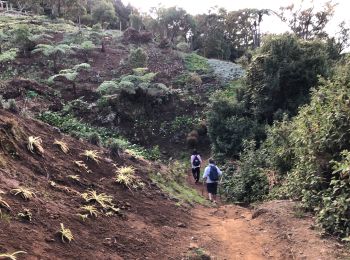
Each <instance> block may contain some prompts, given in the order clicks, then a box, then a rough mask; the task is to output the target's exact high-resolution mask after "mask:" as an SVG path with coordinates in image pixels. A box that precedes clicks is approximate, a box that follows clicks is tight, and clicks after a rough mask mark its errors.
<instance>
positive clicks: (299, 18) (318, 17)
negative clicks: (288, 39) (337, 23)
mask: <svg viewBox="0 0 350 260" xmlns="http://www.w3.org/2000/svg"><path fill="white" fill-rule="evenodd" d="M304 4H305V2H304V1H301V3H300V5H299V6H296V5H294V4H291V5H289V6H286V7H281V8H280V10H279V12H275V14H277V16H278V17H279V18H280V19H281V20H282V21H283V22H285V23H286V24H287V25H288V26H289V28H290V29H291V30H292V31H293V32H294V33H295V34H296V35H297V36H298V37H299V38H302V39H304V40H310V39H314V38H325V37H327V33H326V31H325V27H326V25H327V23H328V22H329V20H330V19H331V18H332V16H333V15H334V11H335V6H336V4H334V3H333V2H332V0H331V1H328V2H326V3H325V4H324V6H323V7H322V9H321V10H316V9H315V6H314V5H313V1H311V2H309V4H311V7H306V8H305V7H304ZM306 4H307V3H306Z"/></svg>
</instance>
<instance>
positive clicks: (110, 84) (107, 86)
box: [96, 81, 119, 95]
mask: <svg viewBox="0 0 350 260" xmlns="http://www.w3.org/2000/svg"><path fill="white" fill-rule="evenodd" d="M118 88H119V86H118V83H117V82H115V81H104V82H102V84H101V85H100V86H99V87H98V88H97V90H96V91H97V92H99V93H100V94H102V95H105V94H111V93H114V92H115V91H116V90H117V89H118Z"/></svg>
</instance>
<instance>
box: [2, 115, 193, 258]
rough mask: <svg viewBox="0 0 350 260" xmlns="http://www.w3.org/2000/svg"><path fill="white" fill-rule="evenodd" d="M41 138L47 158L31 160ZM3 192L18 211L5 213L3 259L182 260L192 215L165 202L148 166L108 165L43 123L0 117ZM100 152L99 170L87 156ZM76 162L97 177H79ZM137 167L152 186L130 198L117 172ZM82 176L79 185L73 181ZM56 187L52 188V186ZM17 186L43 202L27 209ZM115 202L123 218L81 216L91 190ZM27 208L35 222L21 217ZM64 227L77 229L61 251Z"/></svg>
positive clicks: (128, 161)
mask: <svg viewBox="0 0 350 260" xmlns="http://www.w3.org/2000/svg"><path fill="white" fill-rule="evenodd" d="M30 135H32V136H40V137H41V138H42V140H43V147H44V149H45V153H44V154H43V156H40V155H37V154H32V153H30V152H29V151H28V149H27V147H26V145H27V144H26V142H27V137H28V136H30ZM54 139H59V140H61V139H63V140H64V141H65V142H66V143H67V144H68V145H69V147H70V152H69V154H67V155H66V154H64V153H63V152H61V151H60V150H59V149H58V147H57V146H55V145H54V144H53V142H54ZM0 144H1V145H0V163H1V169H0V190H1V191H2V192H4V193H5V194H2V195H1V197H2V198H3V199H4V200H5V201H6V202H7V203H8V204H9V205H10V207H11V210H10V211H7V210H6V209H4V208H1V210H2V217H1V218H0V230H1V232H0V252H13V251H17V250H24V251H26V252H27V255H26V256H25V257H21V259H147V258H148V259H167V258H170V257H174V256H177V255H181V252H182V248H180V247H178V243H179V242H181V241H178V242H177V241H176V240H174V239H173V238H174V237H181V236H182V232H184V229H183V228H179V227H178V224H179V222H181V223H185V224H186V223H187V222H188V221H189V215H188V214H187V213H186V209H185V208H179V207H177V206H175V202H173V201H171V200H170V199H169V197H168V196H167V195H165V194H163V193H162V192H161V191H160V190H159V189H158V188H157V187H156V186H154V184H153V183H152V182H151V181H150V180H149V178H148V176H147V174H148V173H150V172H152V171H158V170H159V169H157V168H156V167H155V166H153V165H151V164H149V163H148V162H147V161H144V160H137V159H135V158H133V157H132V156H130V155H127V154H123V155H122V156H121V157H120V158H113V159H110V158H109V154H108V151H106V150H102V149H100V148H98V147H96V146H93V145H90V144H88V143H84V142H80V141H77V140H75V139H73V138H70V137H68V136H65V135H62V134H60V133H59V132H58V131H57V130H54V129H53V128H52V127H50V126H48V125H45V124H43V123H40V122H37V121H34V120H27V119H22V118H19V117H15V116H13V115H12V114H10V113H7V112H5V111H4V110H0ZM85 149H90V150H98V151H99V152H100V153H101V157H102V158H103V159H102V160H101V161H100V163H99V164H97V163H95V162H92V161H87V160H85V158H84V157H83V156H81V155H80V154H81V153H82V152H83V151H84V150H85ZM73 160H83V161H85V162H86V164H87V165H88V167H89V168H90V170H91V171H92V173H86V172H83V171H82V172H79V169H78V168H77V167H76V166H74V164H73ZM112 164H116V165H118V166H121V165H123V166H126V165H133V166H134V167H135V168H136V172H137V175H138V176H139V177H140V178H141V179H142V181H143V182H144V183H145V184H146V185H145V188H144V189H143V190H142V191H141V190H134V191H133V192H131V191H130V190H128V189H127V188H125V187H123V186H121V185H118V184H116V183H115V181H114V179H113V178H114V176H115V173H114V172H115V167H114V166H113V165H112ZM68 175H79V176H80V178H81V181H80V182H74V181H72V180H69V179H68V178H67V176H68ZM52 181H54V182H55V183H56V186H54V187H52V185H50V182H52ZM18 186H24V187H27V188H32V189H33V190H34V191H35V193H36V197H35V198H33V199H31V200H29V201H24V200H22V199H21V198H20V197H18V196H14V195H12V194H11V193H10V190H11V189H14V188H17V187H18ZM89 188H90V189H93V190H96V191H97V192H98V193H102V192H103V193H106V194H108V195H111V196H113V201H114V203H115V204H116V206H117V207H119V208H120V209H121V210H122V216H118V215H114V216H111V217H105V216H102V215H100V216H99V217H97V218H96V219H95V218H90V219H88V220H86V221H85V222H82V221H81V220H80V218H79V217H78V216H77V215H76V214H77V213H79V208H80V207H81V206H82V205H83V204H84V202H83V200H82V198H81V196H80V193H83V192H85V191H86V190H87V189H89ZM24 208H27V209H29V210H30V211H31V212H32V214H33V220H32V222H23V221H20V220H19V218H18V217H17V214H18V213H19V212H22V211H23V210H24ZM60 223H63V224H64V225H65V226H66V227H67V228H70V229H71V231H72V233H73V235H74V241H72V242H71V243H70V244H68V243H66V244H64V243H62V242H61V241H60V238H59V237H58V236H57V234H56V233H57V231H58V230H59V228H60Z"/></svg>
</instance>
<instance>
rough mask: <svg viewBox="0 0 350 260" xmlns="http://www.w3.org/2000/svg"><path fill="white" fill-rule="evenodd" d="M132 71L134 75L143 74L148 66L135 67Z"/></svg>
mask: <svg viewBox="0 0 350 260" xmlns="http://www.w3.org/2000/svg"><path fill="white" fill-rule="evenodd" d="M132 71H133V73H134V74H135V75H136V76H143V75H145V74H146V73H147V72H148V68H136V69H133V70H132Z"/></svg>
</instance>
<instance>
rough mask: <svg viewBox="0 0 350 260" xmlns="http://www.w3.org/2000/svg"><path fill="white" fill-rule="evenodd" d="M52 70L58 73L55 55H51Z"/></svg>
mask: <svg viewBox="0 0 350 260" xmlns="http://www.w3.org/2000/svg"><path fill="white" fill-rule="evenodd" d="M52 61H53V72H54V73H55V74H58V68H57V57H53V60H52Z"/></svg>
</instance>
